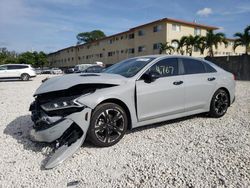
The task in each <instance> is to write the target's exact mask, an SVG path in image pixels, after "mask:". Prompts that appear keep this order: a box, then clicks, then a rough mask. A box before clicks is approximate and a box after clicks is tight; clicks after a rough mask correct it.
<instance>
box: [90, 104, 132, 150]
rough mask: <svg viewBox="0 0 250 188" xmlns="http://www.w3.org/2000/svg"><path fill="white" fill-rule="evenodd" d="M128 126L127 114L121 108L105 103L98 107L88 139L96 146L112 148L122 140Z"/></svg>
mask: <svg viewBox="0 0 250 188" xmlns="http://www.w3.org/2000/svg"><path fill="white" fill-rule="evenodd" d="M127 126H128V118H127V114H126V112H125V111H124V109H123V108H122V107H121V106H119V105H117V104H114V103H103V104H100V105H99V106H97V107H96V109H95V110H94V112H93V114H92V117H91V121H90V126H89V130H88V137H89V140H90V141H91V142H92V143H93V144H94V145H96V146H99V147H108V146H112V145H115V144H116V143H117V142H119V141H120V140H121V139H122V137H123V136H124V134H125V132H126V130H127Z"/></svg>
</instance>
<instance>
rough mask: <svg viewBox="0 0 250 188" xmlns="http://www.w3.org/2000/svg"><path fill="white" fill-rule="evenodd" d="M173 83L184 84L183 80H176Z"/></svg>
mask: <svg viewBox="0 0 250 188" xmlns="http://www.w3.org/2000/svg"><path fill="white" fill-rule="evenodd" d="M173 84H174V85H181V84H183V81H175V82H173Z"/></svg>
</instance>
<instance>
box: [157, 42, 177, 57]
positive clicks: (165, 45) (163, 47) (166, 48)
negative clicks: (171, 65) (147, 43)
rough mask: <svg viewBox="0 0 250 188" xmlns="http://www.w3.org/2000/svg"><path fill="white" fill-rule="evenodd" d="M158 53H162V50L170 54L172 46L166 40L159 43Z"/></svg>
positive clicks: (172, 49)
mask: <svg viewBox="0 0 250 188" xmlns="http://www.w3.org/2000/svg"><path fill="white" fill-rule="evenodd" d="M159 49H160V52H159V53H160V54H162V53H163V52H164V53H166V54H169V55H171V54H172V52H173V51H174V47H173V46H171V45H169V44H168V42H166V43H160V48H159Z"/></svg>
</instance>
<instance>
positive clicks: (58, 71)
mask: <svg viewBox="0 0 250 188" xmlns="http://www.w3.org/2000/svg"><path fill="white" fill-rule="evenodd" d="M62 73H63V71H62V70H61V69H59V68H52V69H51V70H50V74H62Z"/></svg>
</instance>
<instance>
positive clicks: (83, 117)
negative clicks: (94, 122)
mask: <svg viewBox="0 0 250 188" xmlns="http://www.w3.org/2000/svg"><path fill="white" fill-rule="evenodd" d="M30 111H31V112H32V116H31V118H32V120H33V122H34V126H33V129H32V130H31V131H30V137H31V140H33V141H38V142H49V143H50V142H54V141H55V142H56V148H55V152H54V154H53V155H52V156H51V157H50V159H49V160H48V162H47V164H46V165H45V168H46V169H50V168H54V167H55V166H57V165H59V164H60V163H62V162H63V161H64V160H65V159H67V158H68V157H69V156H71V155H72V154H73V153H75V152H76V151H77V150H78V149H79V148H80V147H81V145H82V144H83V142H84V140H85V138H86V134H87V131H88V128H89V123H90V117H91V111H92V110H91V109H90V108H88V107H84V108H82V109H81V110H79V111H77V112H74V113H71V114H68V115H65V116H58V115H56V116H50V115H48V114H47V113H46V112H45V111H43V110H42V109H41V108H40V106H39V105H38V104H37V102H34V103H32V104H31V106H30Z"/></svg>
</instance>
